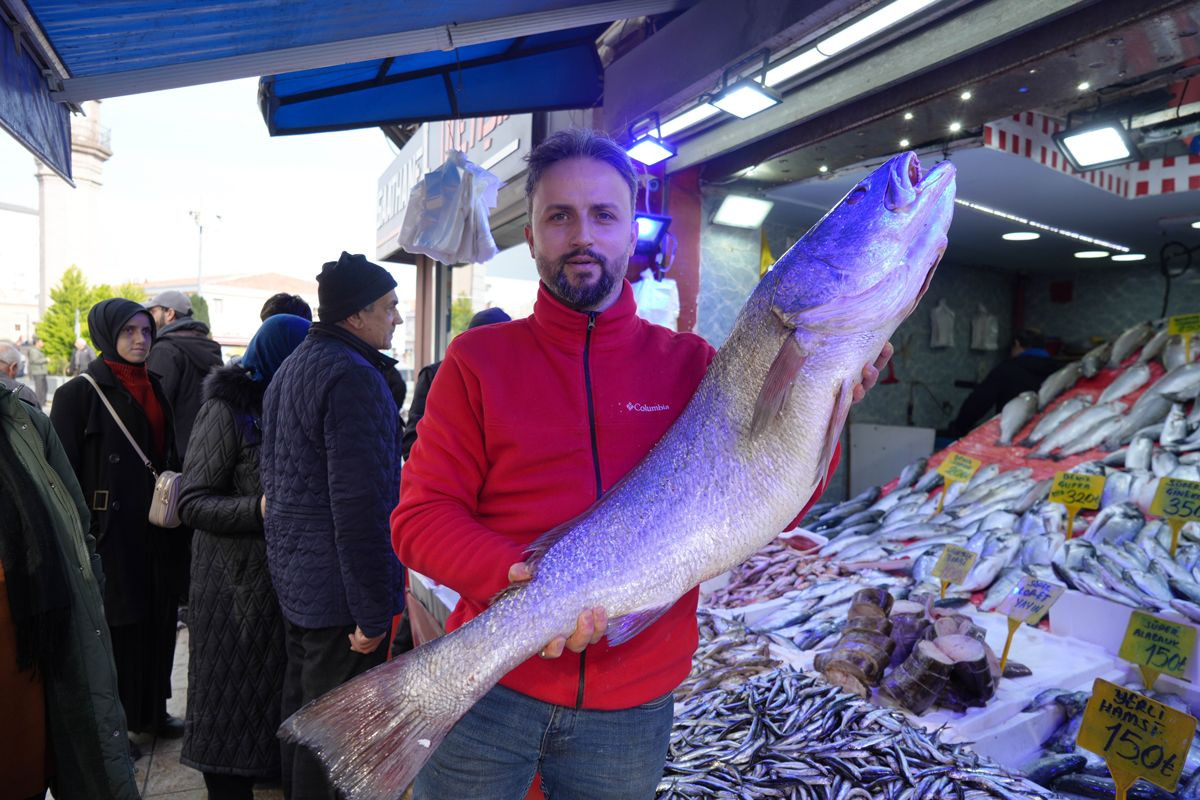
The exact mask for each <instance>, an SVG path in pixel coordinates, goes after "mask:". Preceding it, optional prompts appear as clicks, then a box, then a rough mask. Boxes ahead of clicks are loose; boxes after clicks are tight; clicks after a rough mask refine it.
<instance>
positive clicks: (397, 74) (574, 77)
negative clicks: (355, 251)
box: [259, 25, 605, 136]
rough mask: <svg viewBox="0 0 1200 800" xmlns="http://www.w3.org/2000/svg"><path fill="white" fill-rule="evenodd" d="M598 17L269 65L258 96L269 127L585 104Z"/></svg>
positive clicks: (599, 88)
mask: <svg viewBox="0 0 1200 800" xmlns="http://www.w3.org/2000/svg"><path fill="white" fill-rule="evenodd" d="M604 27H605V26H603V25H588V26H585V27H581V28H572V29H569V30H562V31H552V32H550V33H542V34H535V35H532V36H522V37H519V38H516V39H508V40H504V41H498V42H485V43H482V44H476V45H470V46H468V47H460V48H457V49H456V50H452V51H449V52H445V51H439V52H429V53H416V54H413V55H406V56H401V57H398V58H385V59H377V60H374V61H363V62H359V63H357V64H347V65H344V66H340V67H329V68H325V69H313V70H304V71H301V72H290V73H287V74H284V75H271V76H267V77H264V78H262V79H261V81H260V82H259V104H260V106H261V108H262V113H263V118H264V119H265V120H266V123H267V128H268V129H269V130H270V131H271V134H272V135H273V136H274V135H279V134H291V133H314V132H317V131H334V130H344V129H347V128H362V127H368V126H375V125H389V124H401V123H410V122H432V121H434V120H443V119H459V118H467V117H484V116H491V115H498V114H518V113H528V112H533V111H553V110H557V109H564V108H591V107H593V106H597V105H599V104H600V101H601V99H602V93H603V91H604V70H603V67H602V66H601V64H600V59H599V57H598V56H597V54H596V47H595V42H596V38H597V37H598V36H599V35H600V34H601V33H602V32H603V30H604Z"/></svg>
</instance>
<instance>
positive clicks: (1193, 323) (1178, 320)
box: [1167, 314, 1200, 336]
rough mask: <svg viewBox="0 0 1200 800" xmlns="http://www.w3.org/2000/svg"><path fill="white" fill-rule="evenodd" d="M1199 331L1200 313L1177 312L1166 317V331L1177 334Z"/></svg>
mask: <svg viewBox="0 0 1200 800" xmlns="http://www.w3.org/2000/svg"><path fill="white" fill-rule="evenodd" d="M1197 331H1200V314H1179V315H1178V316H1174V317H1170V318H1169V319H1167V333H1168V334H1170V335H1171V336H1178V335H1181V334H1185V333H1196V332H1197Z"/></svg>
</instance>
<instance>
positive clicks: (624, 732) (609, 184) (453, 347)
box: [392, 130, 890, 800]
mask: <svg viewBox="0 0 1200 800" xmlns="http://www.w3.org/2000/svg"><path fill="white" fill-rule="evenodd" d="M525 188H526V195H527V200H528V204H529V224H528V225H527V226H526V227H525V238H526V241H527V242H528V243H529V249H530V254H531V255H532V257H533V258H534V260H535V261H536V262H537V268H538V276H539V277H540V278H541V285H540V286H539V288H538V297H537V301H536V303H535V305H534V310H533V315H532V316H531V317H528V318H526V319H522V320H515V321H512V322H503V323H498V324H496V325H490V326H487V327H485V328H477V329H475V330H469V331H466V332H464V333H462V334H461V335H459V336H458V337H457V338H456V339H455V340H454V341H453V342H452V343H451V344H450V347H449V348H448V349H447V351H446V358H445V361H444V362H443V363H442V366H441V369H440V370H439V371H438V374H437V379H436V380H435V381H434V383H433V386H432V388H431V390H430V392H429V398H428V405H427V407H426V414H425V417H424V418H423V419H422V420H421V423H420V436H419V437H418V439H417V442H416V445H415V446H414V447H413V450H412V453H411V457H410V459H409V461H408V462H407V463H406V464H405V468H404V470H405V471H404V481H403V485H402V488H401V496H400V504H399V506H397V508H396V510H395V511H394V512H393V513H392V541H393V544H394V545H395V547H396V551H397V554H398V555H399V556H400V560H401V561H402V562H403V563H404V564H405V565H407V566H409V567H411V568H412V569H415V570H416V571H418V572H420V573H423V574H425V575H428V576H429V577H431V578H433V579H434V580H436V581H438V582H439V583H442V584H444V585H446V586H449V587H450V588H451V589H454V590H455V591H457V592H458V593H459V594H460V595H461V598H462V599H461V600H460V602H459V603H458V606H457V607H456V608H455V610H454V612H453V613H452V614H451V616H450V618H449V620H448V622H447V628H448V629H449V630H453V629H455V628H457V627H458V626H460V625H462V624H463V623H465V622H466V621H468V620H470V619H471V618H473V617H475V616H476V615H478V614H479V613H481V612H482V611H483V610H484V609H485V608H486V607H487V606H488V603H489V602H490V600H491V598H492V597H493V596H495V595H496V593H498V592H500V591H501V590H503V589H504V588H506V587H507V586H508V585H509V584H510V583H511V582H516V581H523V580H528V579H529V578H530V577H531V576H530V573H529V569H528V567H527V566H526V565H525V564H524V558H525V548H526V547H527V546H528V545H529V544H530V543H531V542H533V540H534V539H536V538H537V537H538V536H539V535H540V534H541V533H543V532H544V531H547V530H549V529H551V528H553V527H554V526H556V525H558V524H559V523H562V522H564V521H566V520H568V519H571V518H572V517H575V516H576V515H578V514H579V513H581V512H583V511H584V510H585V509H587V508H588V507H589V506H590V505H591V504H592V503H594V502H595V501H596V500H597V499H598V498H599V497H600V496H601V495H602V494H603V493H604V492H605V491H607V490H608V489H610V488H611V487H612V486H613V484H615V483H616V482H617V481H618V480H620V478H621V477H622V476H624V475H625V473H627V472H628V471H629V470H630V469H632V468H633V466H635V465H636V464H637V463H638V462H639V461H640V460H641V459H642V457H643V456H645V454H646V453H647V452H648V451H649V450H650V448H651V447H653V446H654V444H655V443H656V442H657V441H658V440H659V439H660V438H661V437H662V435H663V434H664V433H665V432H666V431H667V429H668V428H669V427H670V426H671V424H672V423H673V422H674V421H675V419H676V417H678V416H679V414H680V413H682V411H683V409H684V407H685V406H686V405H687V402H688V400H689V399H690V398H691V396H692V393H693V392H694V391H695V389H696V387H697V385H698V384H699V383H700V380H701V379H702V378H703V377H704V373H705V371H706V370H707V368H708V364H709V362H710V361H711V360H712V358H713V356H714V354H715V351H714V350H713V348H712V347H711V346H710V345H709V344H708V343H707V342H705V341H704V340H703V339H701V338H700V337H698V336H696V335H694V334H691V333H675V332H674V331H671V330H668V329H667V328H663V327H661V326H657V325H652V324H650V323H649V322H646V321H645V320H642V319H641V318H639V317H638V316H637V314H636V307H635V304H634V300H633V292H632V287H631V286H630V284H629V283H628V282H627V281H625V280H624V275H625V271H626V268H627V266H628V261H629V257H630V254H631V253H632V252H633V248H634V244H635V242H636V240H637V226H636V224H635V223H634V218H633V210H634V199H635V195H636V191H637V183H636V175H635V173H634V170H633V166H632V164H631V163H630V161H629V158H628V157H627V156H626V155H625V152H624V151H623V150H622V149H621V148H620V147H619V146H618V145H617V144H616V143H614V142H613V141H611V140H610V139H608V138H606V137H604V136H603V135H600V134H596V133H593V132H590V131H580V130H569V131H562V132H559V133H556V134H554V135H553V136H551V137H550V138H548V139H547V140H546V141H545V142H543V143H542V144H541V145H539V146H538V147H537V148H535V149H534V151H533V152H532V153H531V154H530V156H529V171H528V177H527V180H526V187H525ZM889 353H890V351H889ZM877 377H878V372H877V370H876V369H875V368H874V367H868V368H867V370H865V371H864V374H863V378H864V381H863V383H864V386H865V387H866V388H870V386H871V385H873V384H874V382H875V380H876V378H877ZM862 391H865V389H864V390H862ZM862 391H859V392H858V396H859V397H861V394H862ZM822 488H823V487H822ZM819 494H820V489H819V490H818V492H817V495H819ZM810 502H811V501H810ZM696 601H697V591H696V590H695V589H693V590H692V591H690V592H688V593H687V594H686V595H684V596H683V597H682V598H680V600H679V601H678V602H676V604H675V605H674V606H673V607H672V608H671V609H670V610H669V611H668V612H667V613H666V614H664V615H663V616H662V617H661V618H660V619H659V620H658V621H657V622H655V623H654V624H653V625H652V626H650V627H649V628H648V629H646V630H645V631H644V632H643V633H641V634H639V635H638V636H636V637H635V638H634V639H633V640H631V641H629V642H626V643H625V644H622V645H620V646H619V647H612V648H610V647H608V645H607V642H606V641H604V640H603V636H604V633H605V629H606V625H607V619H606V618H605V615H604V610H603V609H599V608H598V609H594V610H593V611H592V612H591V613H586V612H585V613H584V614H581V615H580V617H579V619H578V623H577V627H576V629H575V631H574V632H573V633H572V634H571V635H570V636H566V637H563V636H560V637H557V638H556V639H555V640H553V641H551V642H548V643H547V644H546V647H545V648H544V649H543V650H542V652H541V653H540V657H538V656H535V657H534V658H531V659H530V660H528V661H527V662H525V663H524V664H522V665H521V666H519V667H517V668H516V669H514V670H513V671H512V672H510V673H509V674H508V675H507V676H505V677H504V678H503V679H502V680H501V681H500V684H499V685H498V686H496V687H495V688H494V689H493V690H492V691H491V692H489V693H488V694H487V695H486V696H485V697H484V698H483V699H482V700H480V701H479V702H478V703H477V704H476V705H475V706H474V707H473V708H472V709H471V710H470V711H469V712H468V713H467V714H466V716H464V717H463V718H462V719H461V720H460V721H459V722H458V724H457V725H455V727H454V728H453V730H451V732H450V734H449V736H447V738H446V739H445V740H444V741H443V743H442V744H441V746H440V747H439V748H438V750H437V751H436V752H435V753H434V754H433V757H432V758H431V759H430V760H429V762H428V763H427V764H426V766H425V768H424V769H423V770H422V771H421V773H420V775H419V776H418V777H417V780H416V782H415V783H414V793H413V797H414V800H460V799H461V798H514V800H515V799H517V798H521V797H524V796H525V793H526V792H527V790H528V789H529V786H530V784H531V782H532V780H533V777H534V775H535V773H538V772H540V774H541V778H542V786H543V788H544V789H545V791H546V792H547V794H548V795H549V796H550V797H570V798H575V799H578V798H603V799H604V800H623V799H624V798H630V800H632V799H633V798H647V797H651V796H653V794H654V789H655V786H656V785H657V783H658V781H659V778H660V777H661V775H662V767H663V762H664V760H665V758H666V752H667V744H668V740H669V735H670V728H671V719H672V712H673V703H672V700H671V691H672V690H673V689H674V688H675V687H676V686H677V685H678V684H679V683H680V682H681V681H682V680H683V679H684V678H685V677H686V676H687V674H688V671H689V669H690V667H691V657H692V653H693V652H694V650H695V648H696V641H697V631H696Z"/></svg>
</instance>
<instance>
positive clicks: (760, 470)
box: [280, 153, 955, 800]
mask: <svg viewBox="0 0 1200 800" xmlns="http://www.w3.org/2000/svg"><path fill="white" fill-rule="evenodd" d="M954 186H955V180H954V167H953V165H951V164H950V162H948V161H943V162H941V163H939V164H936V165H935V166H934V167H933V168H931V169H930V170H929V171H928V172H927V173H924V174H922V172H921V169H920V166H919V164H918V161H917V157H916V156H915V155H914V154H912V153H904V154H901V155H898V156H896V157H895V158H893V159H891V160H890V161H888V162H887V163H886V164H884V165H883V166H881V167H880V168H879V169H877V170H875V171H874V172H873V173H872V174H871V175H869V176H868V177H867V178H865V179H863V181H862V182H860V183H859V184H858V185H857V186H855V187H854V188H853V189H852V190H851V191H850V192H849V193H848V194H847V195H846V196H845V198H843V199H842V200H841V202H839V203H838V205H836V206H835V207H834V208H833V209H832V210H831V211H830V212H829V213H828V214H826V215H825V217H824V218H822V219H821V221H820V222H819V223H817V225H816V226H814V227H813V228H812V229H811V230H810V231H809V232H808V233H807V234H805V236H804V237H803V238H802V239H800V241H798V242H797V243H796V244H795V245H794V246H793V247H792V248H791V249H790V250H788V252H787V253H785V254H784V255H783V256H782V257H781V258H780V259H779V261H778V262H777V263H776V264H775V267H774V268H773V269H772V270H770V271H769V272H767V273H766V275H765V276H763V278H762V280H761V281H760V282H759V284H758V286H757V288H756V289H755V290H754V292H753V293H752V294H751V296H750V298H749V300H747V302H746V305H745V306H744V307H743V308H742V311H741V313H740V314H739V315H738V318H737V321H736V322H735V324H734V328H733V331H732V333H731V334H730V336H729V339H728V340H727V341H726V342H725V344H724V345H723V346H722V347H721V349H720V350H719V351H718V353H717V355H716V357H715V359H714V360H713V362H712V364H711V366H710V367H709V369H708V373H707V374H706V375H705V377H704V379H703V381H702V382H701V383H700V386H699V387H698V388H697V389H696V393H695V395H694V396H693V398H692V400H691V402H690V403H689V404H688V406H687V408H686V409H685V410H684V412H683V413H682V415H680V417H679V419H677V420H676V422H675V424H674V425H673V426H672V427H671V428H670V429H669V430H668V431H667V432H666V434H664V435H663V438H662V439H661V440H660V441H659V442H658V444H657V445H655V447H654V448H653V449H652V450H651V451H650V453H649V454H647V456H646V457H645V459H643V460H642V462H641V463H639V464H638V465H637V466H636V467H634V468H633V470H631V471H630V472H629V474H628V475H626V476H625V477H624V478H623V479H622V480H621V481H619V482H618V483H617V484H616V485H615V486H613V487H612V489H610V490H609V491H608V493H607V494H605V495H604V496H603V497H602V498H601V499H600V500H598V501H597V502H596V503H595V504H594V505H593V506H592V507H591V508H590V509H588V510H587V511H585V512H584V513H583V514H581V515H580V516H578V517H576V518H575V519H573V520H571V521H569V522H566V523H564V524H562V525H560V526H559V527H557V528H555V529H554V530H551V531H549V532H548V533H546V534H544V535H543V536H542V537H541V538H540V539H539V540H538V541H537V542H535V543H534V544H533V545H532V546H531V555H530V557H529V563H530V565H531V567H532V568H533V573H534V577H533V579H532V580H531V581H529V582H528V583H526V584H524V585H521V586H519V587H514V588H510V590H508V591H507V592H505V593H504V594H502V595H501V596H500V597H499V598H497V600H496V601H495V602H494V603H493V604H492V605H491V606H490V607H489V608H488V609H487V610H486V611H485V612H484V613H483V614H481V615H479V616H478V617H476V618H475V619H473V620H471V621H470V622H468V623H467V624H465V625H463V626H462V627H461V628H458V629H457V630H455V631H453V632H451V633H449V634H447V635H446V636H442V637H440V638H438V639H434V640H433V641H431V642H429V643H427V644H424V645H422V646H421V647H418V648H417V649H415V650H413V651H411V652H409V653H406V654H404V655H402V656H400V657H399V658H397V659H395V660H393V661H390V662H388V663H386V664H382V665H380V666H378V667H376V668H375V669H373V670H370V671H369V672H367V673H365V674H363V675H361V676H359V677H358V678H356V679H354V680H352V681H350V682H349V683H346V684H344V685H342V686H340V687H338V688H337V689H334V690H333V691H331V692H329V693H328V694H326V695H324V696H323V697H321V698H318V699H317V700H315V701H313V702H312V703H309V704H308V705H307V706H305V707H304V708H302V709H300V711H298V712H296V714H294V715H293V716H292V717H290V718H289V719H288V720H286V721H285V722H284V723H283V725H282V727H281V728H280V735H281V736H283V737H285V738H287V739H289V740H291V741H295V742H299V743H301V744H303V745H305V746H307V747H308V748H310V749H311V750H312V751H313V752H314V753H315V754H316V755H317V757H318V758H319V759H320V760H321V762H322V763H323V764H324V765H325V768H326V769H327V770H328V771H329V773H330V777H331V778H332V780H333V782H334V783H335V784H336V786H337V788H338V789H340V790H341V791H342V792H344V793H345V794H346V795H347V796H348V797H350V798H354V800H366V799H367V798H369V799H370V800H384V798H386V799H387V800H392V799H393V798H396V797H398V796H399V795H400V794H401V793H402V792H403V791H404V788H405V786H407V785H408V784H409V782H411V781H412V779H413V777H414V776H415V775H416V774H417V772H418V771H419V770H420V769H421V767H422V765H423V764H424V763H425V761H426V759H427V758H428V757H429V754H430V753H432V752H433V750H434V748H436V747H437V746H438V743H439V742H441V741H442V739H443V738H444V736H445V735H446V733H447V732H448V731H449V730H450V728H451V727H452V726H453V725H454V723H455V722H456V721H457V720H458V719H459V717H461V716H462V715H463V714H464V713H466V711H467V710H468V709H469V708H470V707H471V706H472V705H473V704H474V703H475V702H476V700H478V699H479V698H480V697H481V696H483V695H484V694H485V693H487V692H488V691H489V690H490V689H491V688H492V687H493V686H494V685H495V684H496V682H497V681H498V680H499V679H500V678H502V677H503V676H504V675H505V674H506V673H508V672H509V671H510V670H512V669H513V668H514V667H516V666H518V665H519V664H521V663H522V662H524V661H525V660H526V659H528V658H530V657H532V656H533V655H534V654H536V653H537V652H538V651H539V650H540V649H541V648H542V647H543V646H545V644H546V643H547V642H549V641H550V640H551V639H553V638H554V637H556V636H558V635H560V634H569V633H570V632H571V631H572V630H574V627H575V621H576V618H577V617H578V616H579V614H580V613H581V612H583V611H585V610H587V609H591V608H593V607H597V606H602V607H603V608H604V609H605V610H606V611H607V612H608V617H609V620H610V622H609V625H608V641H609V644H610V645H611V646H619V645H620V643H622V642H624V641H627V640H629V639H630V638H632V637H633V636H635V635H636V634H637V633H638V632H639V631H641V630H642V629H643V628H645V627H646V626H647V625H649V624H650V623H651V622H653V621H654V620H655V619H657V618H658V617H659V616H660V615H661V614H662V613H663V612H665V611H666V610H667V609H668V608H669V607H670V606H671V605H672V604H673V603H674V602H675V601H676V600H677V599H678V598H679V597H681V596H682V595H683V594H684V593H686V592H687V591H689V590H690V589H691V588H692V587H694V586H696V585H697V584H699V583H700V582H701V581H704V580H706V579H708V578H711V577H713V576H715V575H719V574H721V573H723V572H725V571H726V570H728V569H730V568H731V567H733V566H735V565H737V564H739V563H741V562H742V561H743V560H745V559H746V558H748V557H749V556H750V555H752V554H753V553H754V552H756V551H757V550H759V549H760V548H761V547H762V546H763V545H765V544H766V543H767V542H769V541H771V539H773V538H774V537H775V536H777V535H778V534H779V532H780V531H781V530H783V528H784V527H785V526H786V525H787V524H788V523H789V522H790V521H791V520H792V519H793V518H794V517H795V516H796V513H797V512H798V511H799V510H800V508H799V505H800V504H802V503H803V502H804V500H805V499H806V498H808V497H809V496H810V495H811V494H812V492H813V490H814V489H815V488H816V487H817V485H818V484H819V483H820V481H821V480H822V479H823V478H824V477H825V475H826V473H827V470H828V466H829V464H830V461H831V459H832V457H833V453H834V448H835V447H836V445H837V442H838V437H839V435H840V432H841V429H842V426H843V424H844V423H845V420H846V415H847V413H848V411H849V409H850V403H851V397H852V392H853V389H854V387H855V386H856V385H857V384H858V382H859V381H860V379H861V373H862V370H863V367H864V366H866V365H867V364H871V363H873V362H874V361H875V359H876V358H877V357H878V355H879V353H880V352H881V350H882V349H883V347H884V345H885V344H886V343H887V341H888V338H889V337H890V336H891V335H892V333H893V332H894V331H895V329H896V327H897V326H898V325H899V324H900V323H901V322H902V321H903V320H904V319H905V318H906V317H907V316H908V315H909V314H910V313H911V312H912V311H913V309H914V308H915V307H916V305H917V302H918V300H920V298H921V296H922V295H923V294H924V292H925V290H926V289H927V288H928V286H929V281H930V279H931V278H932V276H933V270H934V268H935V267H936V265H937V262H938V260H939V259H940V258H941V254H942V252H943V251H944V249H945V247H946V232H947V229H948V228H949V225H950V219H951V216H952V213H953V204H954ZM651 487H652V488H651Z"/></svg>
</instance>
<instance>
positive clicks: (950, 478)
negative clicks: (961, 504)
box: [937, 453, 980, 511]
mask: <svg viewBox="0 0 1200 800" xmlns="http://www.w3.org/2000/svg"><path fill="white" fill-rule="evenodd" d="M979 464H980V462H979V461H978V460H977V459H974V458H971V457H970V456H964V455H962V454H961V453H947V454H946V457H945V458H944V459H942V463H941V464H938V468H937V472H938V475H941V476H942V478H943V479H944V480H945V484H946V485H945V486H944V487H943V488H942V494H941V497H940V498H939V499H938V511H941V510H942V503H943V502H945V500H946V492H948V491H949V490H950V484H952V483H966V482H967V481H969V480H971V478H972V477H974V475H975V473H976V472H978V471H979Z"/></svg>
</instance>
